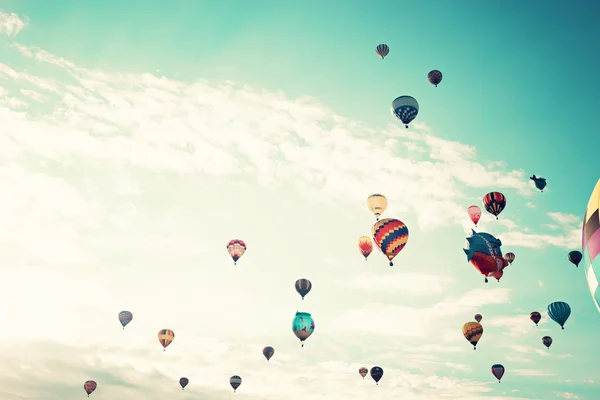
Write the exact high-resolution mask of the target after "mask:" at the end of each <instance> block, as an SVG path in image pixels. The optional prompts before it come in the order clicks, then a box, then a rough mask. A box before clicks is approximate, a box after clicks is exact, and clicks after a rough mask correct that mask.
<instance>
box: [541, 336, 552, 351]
mask: <svg viewBox="0 0 600 400" xmlns="http://www.w3.org/2000/svg"><path fill="white" fill-rule="evenodd" d="M542 343H544V346H546V347H547V348H548V349H550V345H551V344H552V338H551V337H550V336H544V337H543V338H542Z"/></svg>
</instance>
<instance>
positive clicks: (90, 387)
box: [83, 381, 98, 397]
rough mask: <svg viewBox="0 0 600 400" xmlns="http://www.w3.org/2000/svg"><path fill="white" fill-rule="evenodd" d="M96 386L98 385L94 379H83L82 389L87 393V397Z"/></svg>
mask: <svg viewBox="0 0 600 400" xmlns="http://www.w3.org/2000/svg"><path fill="white" fill-rule="evenodd" d="M97 386H98V385H97V384H96V381H85V383H84V384H83V389H84V390H85V392H86V393H87V395H88V397H90V394H92V393H93V392H94V390H96V387H97Z"/></svg>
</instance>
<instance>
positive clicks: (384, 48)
mask: <svg viewBox="0 0 600 400" xmlns="http://www.w3.org/2000/svg"><path fill="white" fill-rule="evenodd" d="M375 53H377V55H378V56H379V57H381V59H382V60H383V59H384V58H385V56H387V55H388V54H389V53H390V48H389V47H388V45H387V44H380V45H377V47H376V48H375Z"/></svg>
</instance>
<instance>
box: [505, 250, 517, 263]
mask: <svg viewBox="0 0 600 400" xmlns="http://www.w3.org/2000/svg"><path fill="white" fill-rule="evenodd" d="M515 257H516V256H515V253H511V252H508V253H506V254H505V255H504V258H506V261H508V263H509V264H512V263H513V261H515Z"/></svg>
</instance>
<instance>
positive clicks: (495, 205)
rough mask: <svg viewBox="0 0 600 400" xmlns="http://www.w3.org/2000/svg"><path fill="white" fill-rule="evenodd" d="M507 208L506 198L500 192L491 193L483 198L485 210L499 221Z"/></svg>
mask: <svg viewBox="0 0 600 400" xmlns="http://www.w3.org/2000/svg"><path fill="white" fill-rule="evenodd" d="M505 207H506V197H504V195H503V194H502V193H500V192H490V193H488V194H486V195H485V196H483V208H485V211H487V212H489V213H490V214H492V215H493V216H495V217H496V219H498V215H500V213H501V212H502V210H504V208H505Z"/></svg>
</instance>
